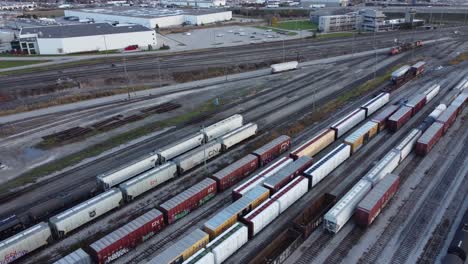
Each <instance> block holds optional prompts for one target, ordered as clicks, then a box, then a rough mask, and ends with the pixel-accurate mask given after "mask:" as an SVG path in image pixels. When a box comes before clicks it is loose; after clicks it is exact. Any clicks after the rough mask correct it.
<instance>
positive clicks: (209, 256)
mask: <svg viewBox="0 0 468 264" xmlns="http://www.w3.org/2000/svg"><path fill="white" fill-rule="evenodd" d="M182 264H215V256H214V254H213V253H212V252H210V251H208V250H206V249H204V248H202V249H200V250H199V251H197V253H195V254H193V256H191V257H190V258H188V259H187V260H186V261H184V262H182Z"/></svg>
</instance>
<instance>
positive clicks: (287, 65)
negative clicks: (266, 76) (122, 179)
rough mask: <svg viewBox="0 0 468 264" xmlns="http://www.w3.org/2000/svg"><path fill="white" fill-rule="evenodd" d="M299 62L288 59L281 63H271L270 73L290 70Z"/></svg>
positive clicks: (295, 67)
mask: <svg viewBox="0 0 468 264" xmlns="http://www.w3.org/2000/svg"><path fill="white" fill-rule="evenodd" d="M298 65H299V63H298V62H297V61H289V62H283V63H277V64H272V65H271V66H270V67H271V73H279V72H284V71H291V70H295V69H297V66H298Z"/></svg>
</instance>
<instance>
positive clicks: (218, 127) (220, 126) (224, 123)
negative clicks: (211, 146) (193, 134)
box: [200, 115, 244, 142]
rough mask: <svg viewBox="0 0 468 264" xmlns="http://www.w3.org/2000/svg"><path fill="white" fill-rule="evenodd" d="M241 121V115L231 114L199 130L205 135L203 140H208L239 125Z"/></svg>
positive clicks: (242, 120)
mask: <svg viewBox="0 0 468 264" xmlns="http://www.w3.org/2000/svg"><path fill="white" fill-rule="evenodd" d="M243 122H244V118H243V117H242V115H233V116H230V117H228V118H226V119H223V120H221V121H219V122H218V123H214V124H212V125H211V126H208V127H205V128H204V129H202V130H200V132H201V133H203V134H204V135H205V140H206V141H207V142H208V141H211V140H213V139H215V138H218V137H220V136H222V135H224V134H227V133H229V132H231V131H233V130H234V129H237V128H239V127H241V126H242V124H243Z"/></svg>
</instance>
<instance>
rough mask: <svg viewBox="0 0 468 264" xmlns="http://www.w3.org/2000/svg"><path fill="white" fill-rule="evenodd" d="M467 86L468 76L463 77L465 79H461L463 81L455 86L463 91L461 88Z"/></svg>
mask: <svg viewBox="0 0 468 264" xmlns="http://www.w3.org/2000/svg"><path fill="white" fill-rule="evenodd" d="M466 88H468V78H463V80H461V81H460V82H459V83H458V84H457V86H455V89H456V90H459V91H461V90H463V89H466Z"/></svg>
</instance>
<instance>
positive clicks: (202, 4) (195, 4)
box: [161, 0, 226, 8]
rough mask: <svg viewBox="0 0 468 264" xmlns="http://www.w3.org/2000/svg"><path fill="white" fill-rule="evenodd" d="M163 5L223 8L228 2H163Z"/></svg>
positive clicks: (180, 0) (188, 0) (193, 0)
mask: <svg viewBox="0 0 468 264" xmlns="http://www.w3.org/2000/svg"><path fill="white" fill-rule="evenodd" d="M161 4H163V5H173V6H180V7H199V8H210V7H221V6H225V5H226V0H161Z"/></svg>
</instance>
